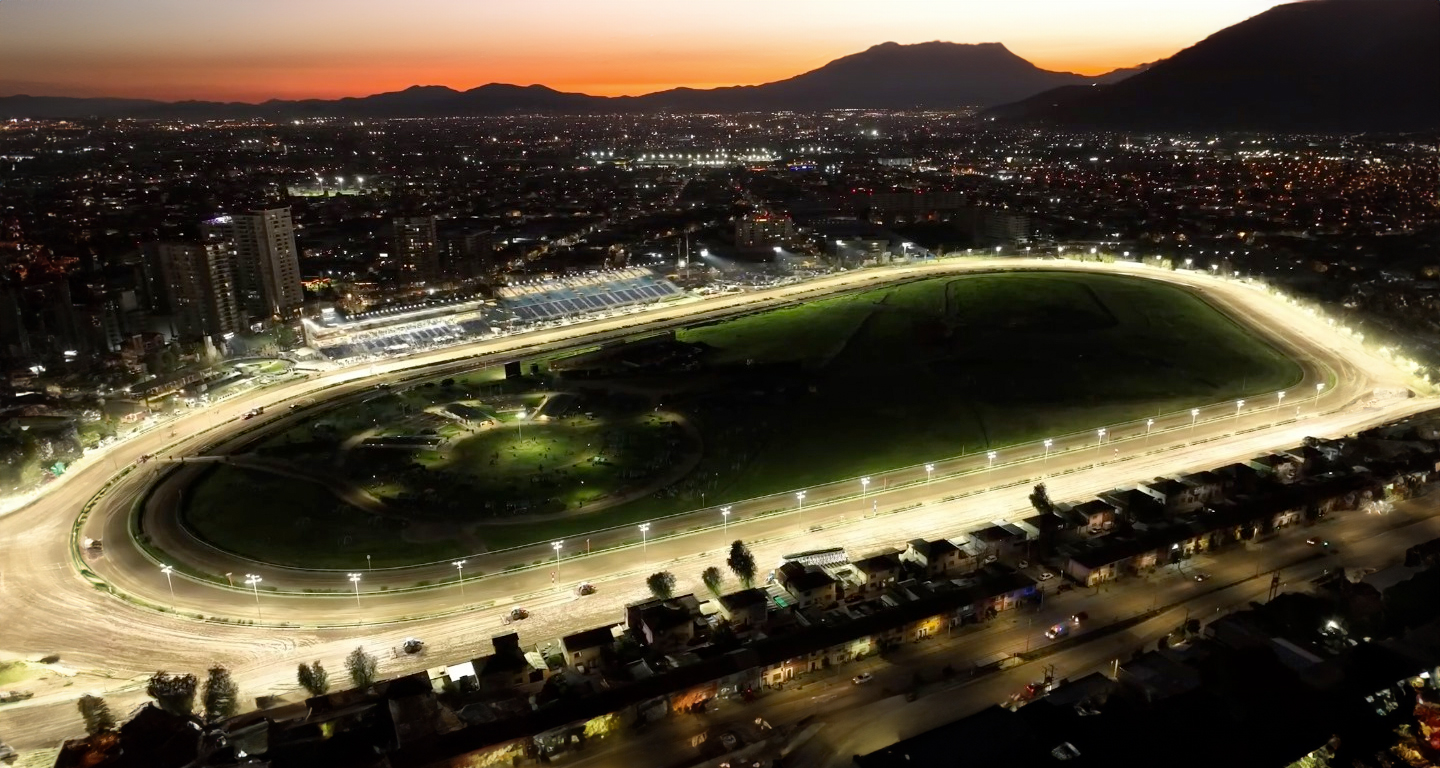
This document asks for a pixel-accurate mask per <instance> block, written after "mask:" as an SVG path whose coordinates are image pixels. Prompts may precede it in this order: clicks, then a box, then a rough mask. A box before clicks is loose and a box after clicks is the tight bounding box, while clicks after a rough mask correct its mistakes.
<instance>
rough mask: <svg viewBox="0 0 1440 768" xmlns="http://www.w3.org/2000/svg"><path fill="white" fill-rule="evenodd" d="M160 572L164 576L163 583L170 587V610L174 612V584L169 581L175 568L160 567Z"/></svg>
mask: <svg viewBox="0 0 1440 768" xmlns="http://www.w3.org/2000/svg"><path fill="white" fill-rule="evenodd" d="M160 572H161V573H163V574H165V583H166V584H168V585H169V586H170V610H172V611H173V610H175V582H173V581H171V580H170V574H172V573H174V572H175V566H173V565H162V566H160Z"/></svg>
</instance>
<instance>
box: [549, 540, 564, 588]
mask: <svg viewBox="0 0 1440 768" xmlns="http://www.w3.org/2000/svg"><path fill="white" fill-rule="evenodd" d="M563 546H565V540H564V539H561V540H560V541H552V542H550V548H551V549H553V550H555V589H556V590H559V589H560V548H561V547H563Z"/></svg>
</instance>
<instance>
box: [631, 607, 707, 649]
mask: <svg viewBox="0 0 1440 768" xmlns="http://www.w3.org/2000/svg"><path fill="white" fill-rule="evenodd" d="M625 619H626V624H627V626H628V627H629V628H630V629H631V630H633V631H634V632H635V633H636V635H637V636H638V637H640V638H642V639H643V640H644V641H645V644H646V645H648V646H650V647H651V648H653V649H655V650H658V651H669V650H674V649H677V648H682V647H684V646H686V645H689V644H690V642H691V641H692V640H694V639H695V636H696V634H697V627H698V625H699V624H701V623H702V622H703V619H701V618H700V601H698V600H696V599H695V596H694V595H680V596H678V597H673V598H670V599H669V600H658V599H657V600H647V601H645V602H643V603H635V604H633V605H629V606H626V608H625Z"/></svg>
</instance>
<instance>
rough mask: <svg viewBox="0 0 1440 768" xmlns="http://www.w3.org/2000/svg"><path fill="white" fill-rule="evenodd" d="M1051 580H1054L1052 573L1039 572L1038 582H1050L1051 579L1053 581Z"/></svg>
mask: <svg viewBox="0 0 1440 768" xmlns="http://www.w3.org/2000/svg"><path fill="white" fill-rule="evenodd" d="M1053 578H1055V574H1053V573H1051V572H1049V571H1041V572H1040V580H1041V581H1049V580H1051V579H1053Z"/></svg>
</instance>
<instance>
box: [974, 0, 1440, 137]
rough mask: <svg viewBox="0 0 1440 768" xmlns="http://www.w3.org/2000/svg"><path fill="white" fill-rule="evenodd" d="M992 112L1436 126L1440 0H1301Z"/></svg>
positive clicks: (1293, 126) (1153, 123)
mask: <svg viewBox="0 0 1440 768" xmlns="http://www.w3.org/2000/svg"><path fill="white" fill-rule="evenodd" d="M987 115H988V116H990V117H996V118H1000V119H1008V120H1018V121H1026V122H1038V123H1048V124H1052V125H1065V126H1077V127H1093V128H1112V129H1122V130H1207V131H1210V130H1258V131H1272V130H1280V131H1291V132H1296V131H1299V132H1304V131H1320V132H1360V131H1416V130H1418V131H1427V130H1436V129H1440V2H1436V0H1306V2H1298V3H1291V4H1288V5H1280V6H1276V7H1274V8H1272V9H1270V10H1268V11H1265V12H1264V13H1261V14H1259V15H1258V16H1255V17H1253V18H1250V19H1248V20H1246V21H1243V22H1241V23H1239V24H1236V25H1234V26H1231V27H1227V28H1226V29H1223V30H1221V31H1219V32H1216V33H1215V34H1213V35H1211V36H1210V37H1208V38H1206V39H1204V40H1202V41H1200V42H1199V43H1196V44H1195V45H1193V46H1191V47H1189V48H1186V49H1185V50H1183V51H1180V52H1179V53H1177V54H1175V55H1174V56H1171V57H1169V58H1168V59H1165V60H1163V61H1159V62H1156V63H1155V64H1153V65H1152V66H1150V67H1149V68H1148V69H1146V70H1145V71H1144V72H1141V73H1138V74H1136V75H1135V76H1134V77H1130V78H1127V79H1125V80H1122V81H1119V82H1116V83H1113V84H1108V85H1096V86H1093V87H1092V86H1083V87H1076V86H1064V87H1061V88H1058V89H1055V90H1051V91H1046V92H1045V93H1042V94H1039V95H1036V96H1033V97H1031V98H1029V99H1025V100H1022V101H1020V102H1019V103H1016V104H1009V105H1004V106H1001V107H998V108H995V109H992V110H989V112H988V113H987Z"/></svg>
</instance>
